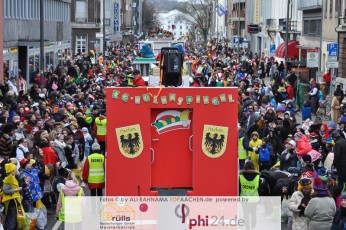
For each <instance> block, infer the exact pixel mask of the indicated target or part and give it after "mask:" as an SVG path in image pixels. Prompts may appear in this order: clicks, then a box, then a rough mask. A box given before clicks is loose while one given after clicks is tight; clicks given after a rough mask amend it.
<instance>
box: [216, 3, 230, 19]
mask: <svg viewBox="0 0 346 230" xmlns="http://www.w3.org/2000/svg"><path fill="white" fill-rule="evenodd" d="M216 12H217V14H218V15H219V16H220V17H221V16H223V15H225V14H227V13H228V10H227V9H226V8H225V7H224V6H223V5H221V4H219V5H218V6H217V7H216Z"/></svg>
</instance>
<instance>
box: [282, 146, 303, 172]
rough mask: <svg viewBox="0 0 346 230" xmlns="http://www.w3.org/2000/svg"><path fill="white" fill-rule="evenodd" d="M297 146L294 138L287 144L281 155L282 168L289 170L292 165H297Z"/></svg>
mask: <svg viewBox="0 0 346 230" xmlns="http://www.w3.org/2000/svg"><path fill="white" fill-rule="evenodd" d="M295 147H296V142H295V141H294V140H290V141H289V142H288V143H287V144H286V149H285V150H284V151H283V152H282V153H281V156H280V170H282V171H288V169H289V168H291V167H297V163H298V161H299V160H298V157H297V155H296V154H295V153H294V149H295Z"/></svg>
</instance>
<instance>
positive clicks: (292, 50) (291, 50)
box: [275, 41, 299, 58]
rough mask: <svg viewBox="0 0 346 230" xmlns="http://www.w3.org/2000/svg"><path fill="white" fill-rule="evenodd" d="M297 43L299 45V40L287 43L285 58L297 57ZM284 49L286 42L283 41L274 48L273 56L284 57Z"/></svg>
mask: <svg viewBox="0 0 346 230" xmlns="http://www.w3.org/2000/svg"><path fill="white" fill-rule="evenodd" d="M297 45H299V42H297V41H290V42H289V43H288V54H287V58H296V57H299V49H298V48H297ZM285 49H286V43H285V42H283V43H281V44H280V45H279V46H278V48H277V49H276V52H275V56H276V57H278V58H285Z"/></svg>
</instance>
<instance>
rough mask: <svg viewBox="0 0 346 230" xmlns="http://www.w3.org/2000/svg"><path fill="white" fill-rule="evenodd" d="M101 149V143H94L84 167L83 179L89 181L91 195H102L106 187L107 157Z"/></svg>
mask: <svg viewBox="0 0 346 230" xmlns="http://www.w3.org/2000/svg"><path fill="white" fill-rule="evenodd" d="M100 150H101V148H100V145H99V144H97V143H94V144H92V146H91V153H90V155H89V156H88V157H87V160H86V161H85V163H84V167H83V181H84V182H86V183H88V187H89V189H90V195H91V196H102V190H103V188H104V187H105V157H104V155H102V154H101V153H100Z"/></svg>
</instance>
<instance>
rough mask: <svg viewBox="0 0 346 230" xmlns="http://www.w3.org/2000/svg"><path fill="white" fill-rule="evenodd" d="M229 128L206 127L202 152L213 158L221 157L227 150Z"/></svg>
mask: <svg viewBox="0 0 346 230" xmlns="http://www.w3.org/2000/svg"><path fill="white" fill-rule="evenodd" d="M227 136H228V127H222V126H215V125H204V130H203V138H202V150H203V152H204V154H205V155H207V156H208V157H211V158H218V157H220V156H221V155H222V154H223V153H224V152H225V150H226V145H227Z"/></svg>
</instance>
